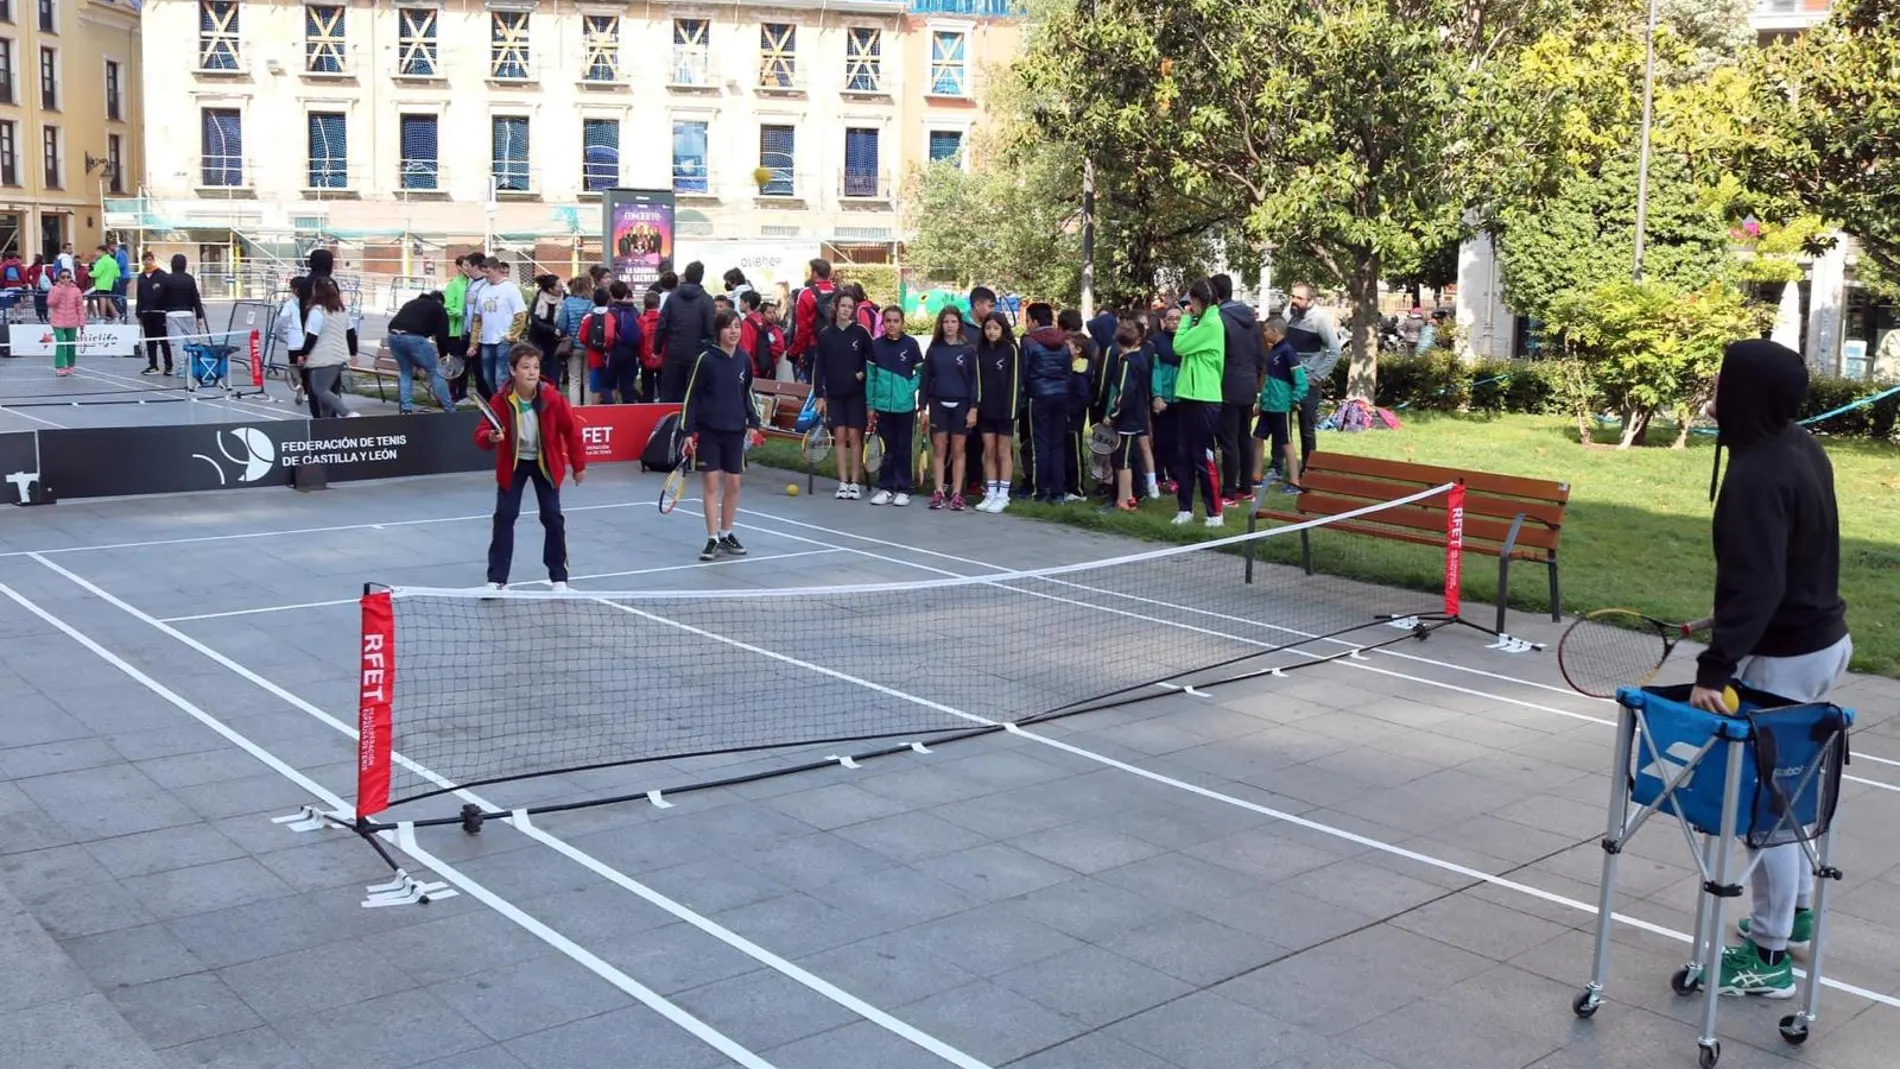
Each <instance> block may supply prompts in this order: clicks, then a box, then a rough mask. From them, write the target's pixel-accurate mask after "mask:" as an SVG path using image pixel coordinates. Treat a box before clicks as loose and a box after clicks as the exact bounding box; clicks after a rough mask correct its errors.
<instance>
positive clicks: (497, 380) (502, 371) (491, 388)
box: [480, 341, 514, 401]
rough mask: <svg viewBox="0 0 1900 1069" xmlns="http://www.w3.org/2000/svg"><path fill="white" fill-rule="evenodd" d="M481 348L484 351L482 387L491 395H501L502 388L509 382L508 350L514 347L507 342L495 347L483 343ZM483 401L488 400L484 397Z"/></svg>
mask: <svg viewBox="0 0 1900 1069" xmlns="http://www.w3.org/2000/svg"><path fill="white" fill-rule="evenodd" d="M480 346H481V350H482V379H483V382H482V386H483V388H484V389H486V390H487V391H488V392H489V394H490V395H493V394H497V393H500V392H501V388H502V386H504V385H506V384H507V382H508V350H509V349H511V348H513V347H514V346H513V345H511V344H510V343H508V342H505V341H498V342H496V343H494V344H493V345H490V344H489V343H487V342H481V343H480ZM482 400H484V401H486V400H488V398H486V397H484V398H482Z"/></svg>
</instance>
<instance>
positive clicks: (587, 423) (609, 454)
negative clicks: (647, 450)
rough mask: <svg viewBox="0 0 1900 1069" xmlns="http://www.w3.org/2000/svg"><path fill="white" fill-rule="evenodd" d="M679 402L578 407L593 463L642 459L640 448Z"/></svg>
mask: <svg viewBox="0 0 1900 1069" xmlns="http://www.w3.org/2000/svg"><path fill="white" fill-rule="evenodd" d="M679 410H680V406H678V405H585V406H583V407H581V408H577V409H575V410H574V415H575V416H576V417H577V418H578V419H579V420H580V424H581V449H582V452H583V453H584V454H585V455H586V457H587V462H588V463H589V464H611V463H615V462H619V461H632V460H639V459H640V450H641V449H642V448H644V447H645V446H646V444H647V439H648V438H649V437H651V436H652V435H653V427H654V425H655V424H657V423H659V422H660V420H662V419H665V418H666V417H667V416H670V415H672V414H673V413H675V412H678V411H679Z"/></svg>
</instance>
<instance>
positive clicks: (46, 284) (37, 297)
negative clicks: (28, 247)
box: [26, 252, 56, 323]
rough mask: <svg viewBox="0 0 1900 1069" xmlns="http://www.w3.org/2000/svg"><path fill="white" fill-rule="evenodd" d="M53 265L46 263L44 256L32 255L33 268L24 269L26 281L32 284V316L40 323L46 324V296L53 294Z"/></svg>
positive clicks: (42, 254) (39, 254)
mask: <svg viewBox="0 0 1900 1069" xmlns="http://www.w3.org/2000/svg"><path fill="white" fill-rule="evenodd" d="M55 273H56V271H55V269H54V267H53V265H51V264H49V263H47V262H46V254H45V253H43V252H36V253H34V254H33V266H31V267H29V268H27V269H26V277H27V280H28V281H30V282H31V283H32V284H33V316H34V318H35V319H36V320H38V321H39V322H41V323H44V322H46V295H47V294H49V293H51V292H53V276H54V274H55Z"/></svg>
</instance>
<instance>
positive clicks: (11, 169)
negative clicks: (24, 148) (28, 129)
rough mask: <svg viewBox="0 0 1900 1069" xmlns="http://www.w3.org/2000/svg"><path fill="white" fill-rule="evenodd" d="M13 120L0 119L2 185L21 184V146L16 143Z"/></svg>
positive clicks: (0, 175)
mask: <svg viewBox="0 0 1900 1069" xmlns="http://www.w3.org/2000/svg"><path fill="white" fill-rule="evenodd" d="M15 129H16V127H15V126H14V124H13V120H11V119H7V120H5V121H0V185H4V186H17V185H19V184H20V156H19V147H18V146H17V145H16V144H15V143H14V136H15V135H14V130H15Z"/></svg>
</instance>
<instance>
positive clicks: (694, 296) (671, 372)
mask: <svg viewBox="0 0 1900 1069" xmlns="http://www.w3.org/2000/svg"><path fill="white" fill-rule="evenodd" d="M705 280H706V265H705V264H702V263H700V262H699V261H698V260H694V261H693V262H692V263H690V264H687V265H686V274H685V275H684V277H683V279H682V281H681V282H680V284H679V288H678V289H676V290H674V291H673V295H672V296H670V297H667V298H665V299H664V301H663V302H662V303H661V305H660V328H659V331H658V337H656V338H655V339H654V342H653V348H654V351H655V352H657V353H658V354H659V355H660V400H661V401H663V402H665V403H667V404H678V403H679V402H681V401H683V400H685V399H686V380H687V378H688V377H689V376H690V375H691V374H692V369H693V361H694V359H695V358H696V357H698V356H699V355H700V353H701V352H703V351H704V350H705V347H706V346H707V345H709V344H711V343H712V340H713V329H714V327H713V303H712V298H711V297H708V296H707V295H706V288H705V286H703V285H702V283H703V282H705Z"/></svg>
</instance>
